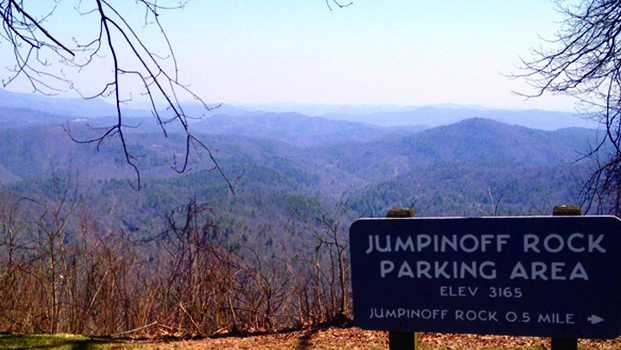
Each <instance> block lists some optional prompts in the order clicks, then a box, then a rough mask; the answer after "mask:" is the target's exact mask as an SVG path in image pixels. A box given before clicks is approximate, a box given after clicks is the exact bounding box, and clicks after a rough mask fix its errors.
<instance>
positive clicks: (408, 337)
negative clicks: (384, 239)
mask: <svg viewBox="0 0 621 350" xmlns="http://www.w3.org/2000/svg"><path fill="white" fill-rule="evenodd" d="M415 216H416V211H415V210H414V208H392V209H390V210H389V211H388V212H387V213H386V217H387V218H413V217H415ZM388 344H389V345H388V346H389V347H390V350H418V333H416V332H412V331H406V332H402V331H390V332H388Z"/></svg>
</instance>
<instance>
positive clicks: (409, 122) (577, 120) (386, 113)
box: [0, 89, 598, 132]
mask: <svg viewBox="0 0 621 350" xmlns="http://www.w3.org/2000/svg"><path fill="white" fill-rule="evenodd" d="M216 105H217V104H214V105H213V106H216ZM130 106H131V107H132V108H127V107H124V109H123V114H124V116H125V117H127V118H139V122H140V124H144V125H146V124H147V123H151V124H153V125H150V126H149V129H148V130H153V129H155V128H156V127H157V125H155V123H154V122H153V121H152V116H151V112H149V111H148V107H147V106H146V105H145V104H140V103H134V104H131V105H130ZM134 108H135V109H134ZM140 108H144V109H140ZM183 109H184V111H185V112H186V113H187V115H188V116H191V117H193V118H199V120H191V121H190V122H191V123H192V124H199V125H200V126H201V131H204V130H206V129H208V128H207V127H205V125H206V124H208V123H207V121H209V120H210V119H214V120H213V121H212V122H213V123H214V124H215V123H217V122H224V121H226V122H227V123H230V122H231V120H226V118H224V117H223V116H233V117H254V118H259V117H260V116H264V117H273V116H274V115H280V116H282V115H290V116H292V117H293V116H299V115H306V116H308V117H321V118H323V119H326V120H332V121H347V122H355V123H365V124H369V125H371V126H375V127H406V128H414V129H416V130H422V129H424V128H431V127H436V126H441V125H448V124H452V123H456V122H459V121H461V120H464V119H471V118H485V119H491V120H496V121H500V122H503V123H507V124H511V125H521V126H525V127H529V128H533V129H541V130H558V129H561V128H566V127H585V128H596V127H597V126H598V124H597V123H596V122H594V121H592V120H585V119H584V118H582V117H581V116H580V115H578V114H575V113H566V112H550V111H542V110H504V109H488V108H485V107H481V106H459V105H452V104H445V105H432V106H422V107H414V106H411V107H407V106H405V107H404V106H322V105H296V104H274V105H269V104H268V105H238V106H235V105H227V104H225V105H222V106H221V107H219V108H215V109H213V110H212V111H207V110H206V109H205V108H204V106H202V105H200V104H197V103H187V104H183ZM27 110H32V111H33V112H32V114H39V115H41V116H43V117H42V118H39V119H32V120H29V122H28V123H21V124H20V123H17V122H15V121H13V123H12V124H11V125H14V126H15V125H32V123H35V122H36V123H39V122H40V123H45V122H53V123H58V122H59V121H63V122H64V121H65V120H72V119H80V118H101V117H109V116H114V115H115V107H114V106H113V105H111V104H109V103H107V102H105V101H103V100H100V99H94V100H83V99H79V98H59V97H48V96H41V95H36V94H23V93H14V92H9V91H7V90H3V89H0V128H3V127H6V126H7V125H6V124H7V115H8V114H14V113H18V112H16V111H22V112H19V113H22V114H23V113H24V111H27ZM162 112H163V113H164V114H166V112H165V111H162ZM216 117H217V118H216ZM145 118H146V119H145ZM249 121H250V120H249ZM252 122H253V123H254V124H255V126H256V124H257V123H256V119H255V120H252ZM307 122H311V120H309V121H307ZM313 124H315V127H317V126H322V127H325V128H327V129H333V128H336V127H335V126H330V125H328V123H326V122H325V121H322V122H319V120H315V123H313ZM228 126H231V125H230V124H228ZM218 128H221V129H226V125H220V126H214V128H213V129H214V130H217V129H218ZM347 128H348V127H346V128H345V129H344V131H343V132H348V131H347ZM302 130H307V129H302ZM227 132H228V131H227Z"/></svg>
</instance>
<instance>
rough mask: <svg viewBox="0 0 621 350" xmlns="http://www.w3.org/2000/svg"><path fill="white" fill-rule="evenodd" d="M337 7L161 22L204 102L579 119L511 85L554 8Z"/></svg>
mask: <svg viewBox="0 0 621 350" xmlns="http://www.w3.org/2000/svg"><path fill="white" fill-rule="evenodd" d="M123 1H126V0H123ZM83 3H84V1H83ZM126 3H130V4H129V5H123V6H128V8H129V9H130V10H131V6H134V5H133V2H131V1H130V2H126ZM158 3H159V4H162V3H164V2H163V1H159V2H158ZM172 3H178V2H175V1H172ZM332 7H333V10H332V11H330V9H329V8H328V6H327V5H326V2H325V1H323V0H303V1H299V0H298V1H291V0H263V1H254V0H190V2H189V3H188V4H187V5H186V6H185V8H184V9H182V10H176V11H172V12H170V11H169V12H165V13H163V14H162V16H160V19H161V21H162V23H163V24H164V26H165V29H166V30H167V33H168V36H169V38H170V40H171V42H172V45H173V48H174V50H175V52H176V54H177V59H178V63H179V66H180V69H181V71H180V76H181V80H182V82H183V83H187V84H191V87H192V88H193V89H194V91H195V92H197V93H198V94H199V95H200V96H201V97H202V98H204V99H205V100H207V101H213V102H225V103H312V104H337V105H343V104H346V105H358V104H365V105H381V104H392V105H413V106H420V105H428V104H443V103H453V104H476V105H483V106H487V107H503V108H543V109H548V110H572V109H573V102H572V100H570V99H567V98H560V97H552V96H547V97H543V98H539V99H536V100H531V101H527V102H525V101H524V98H523V97H520V96H517V95H515V94H513V93H512V90H517V91H523V92H530V91H532V90H530V89H529V87H528V85H526V84H525V82H524V81H522V80H511V79H508V78H507V77H505V76H503V74H510V73H512V72H518V70H517V69H516V68H515V66H516V65H519V62H520V61H519V57H520V56H523V57H529V56H530V52H529V50H530V48H531V47H537V46H539V45H542V44H544V42H542V41H541V40H540V38H539V36H542V37H544V38H548V39H551V38H553V35H554V32H555V31H556V30H557V29H558V25H559V23H558V22H559V21H560V19H561V18H562V17H561V16H560V15H559V14H558V13H557V12H556V11H555V7H554V3H553V2H552V1H548V0H502V1H498V0H493V1H492V0H489V1H482V0H468V1H465V0H464V1H457V0H455V1H451V0H442V1H431V0H408V1H402V0H394V1H377V0H373V1H371V0H358V1H354V3H353V5H351V6H349V7H347V8H343V9H338V8H336V7H335V6H332ZM64 30H68V31H80V30H86V29H82V28H80V26H79V24H74V25H72V26H66V28H64ZM3 50H6V48H3ZM0 60H2V61H5V60H6V57H5V56H0ZM0 63H3V62H0ZM6 65H7V64H0V66H2V67H3V66H6ZM3 77H4V75H3ZM8 88H9V89H13V90H19V89H20V86H19V84H16V85H15V86H9V87H8Z"/></svg>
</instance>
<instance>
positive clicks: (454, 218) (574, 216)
mask: <svg viewBox="0 0 621 350" xmlns="http://www.w3.org/2000/svg"><path fill="white" fill-rule="evenodd" d="M558 218H575V219H584V218H614V219H617V220H621V219H620V218H618V217H616V216H614V215H554V216H552V215H530V216H529V215H524V216H419V217H405V218H404V217H397V218H389V217H362V218H359V219H357V220H356V221H358V220H468V219H477V220H478V219H558Z"/></svg>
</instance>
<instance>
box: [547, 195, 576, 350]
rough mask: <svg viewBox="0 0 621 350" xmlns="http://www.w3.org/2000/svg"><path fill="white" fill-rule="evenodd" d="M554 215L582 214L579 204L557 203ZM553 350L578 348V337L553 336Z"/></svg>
mask: <svg viewBox="0 0 621 350" xmlns="http://www.w3.org/2000/svg"><path fill="white" fill-rule="evenodd" d="M552 215H553V216H563V215H582V208H581V207H580V206H579V205H557V206H556V207H554V210H553V211H552ZM551 350H578V339H577V338H552V349H551Z"/></svg>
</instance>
